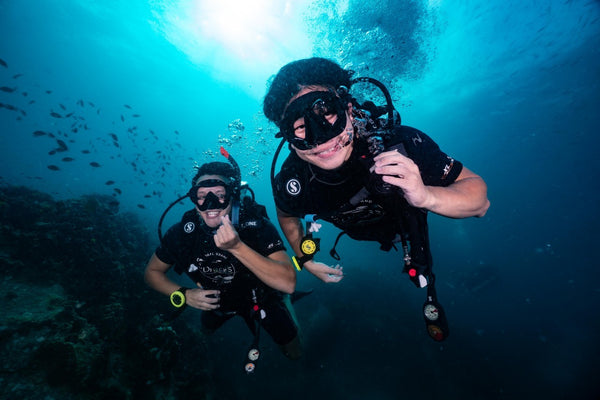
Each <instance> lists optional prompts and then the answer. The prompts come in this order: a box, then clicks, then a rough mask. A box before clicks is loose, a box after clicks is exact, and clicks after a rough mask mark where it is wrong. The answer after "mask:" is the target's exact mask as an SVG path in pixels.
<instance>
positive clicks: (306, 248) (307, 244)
mask: <svg viewBox="0 0 600 400" xmlns="http://www.w3.org/2000/svg"><path fill="white" fill-rule="evenodd" d="M300 251H302V254H304V255H305V256H308V255H312V254H315V252H316V251H317V243H316V242H315V241H314V240H313V238H310V237H305V238H304V239H302V243H300Z"/></svg>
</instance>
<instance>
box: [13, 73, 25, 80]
mask: <svg viewBox="0 0 600 400" xmlns="http://www.w3.org/2000/svg"><path fill="white" fill-rule="evenodd" d="M21 76H23V74H15V75H13V79H17V78H19V77H21Z"/></svg>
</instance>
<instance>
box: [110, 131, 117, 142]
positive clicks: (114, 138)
mask: <svg viewBox="0 0 600 400" xmlns="http://www.w3.org/2000/svg"><path fill="white" fill-rule="evenodd" d="M109 135H110V137H111V138H113V140H114V141H115V142H117V141H118V140H119V138H118V137H117V135H115V134H114V133H109Z"/></svg>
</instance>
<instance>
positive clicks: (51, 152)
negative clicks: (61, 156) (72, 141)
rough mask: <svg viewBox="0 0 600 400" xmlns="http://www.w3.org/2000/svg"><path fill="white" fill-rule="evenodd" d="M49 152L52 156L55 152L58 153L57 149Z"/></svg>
mask: <svg viewBox="0 0 600 400" xmlns="http://www.w3.org/2000/svg"><path fill="white" fill-rule="evenodd" d="M48 154H49V155H51V156H53V155H54V154H56V150H50V151H49V152H48Z"/></svg>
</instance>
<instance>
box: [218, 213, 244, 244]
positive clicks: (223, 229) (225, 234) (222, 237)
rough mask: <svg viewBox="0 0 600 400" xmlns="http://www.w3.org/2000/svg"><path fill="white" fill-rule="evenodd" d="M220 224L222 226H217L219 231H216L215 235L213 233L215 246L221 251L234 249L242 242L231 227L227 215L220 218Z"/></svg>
mask: <svg viewBox="0 0 600 400" xmlns="http://www.w3.org/2000/svg"><path fill="white" fill-rule="evenodd" d="M221 222H222V224H221V226H219V229H217V233H215V236H214V240H215V244H216V245H217V247H218V248H220V249H221V250H232V249H235V248H236V247H237V246H239V245H240V243H242V241H241V240H240V236H239V235H238V233H237V231H236V230H235V228H234V227H233V224H232V223H231V220H230V219H229V215H225V216H223V217H221Z"/></svg>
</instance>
